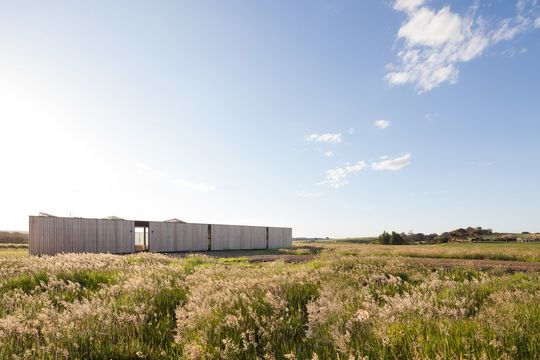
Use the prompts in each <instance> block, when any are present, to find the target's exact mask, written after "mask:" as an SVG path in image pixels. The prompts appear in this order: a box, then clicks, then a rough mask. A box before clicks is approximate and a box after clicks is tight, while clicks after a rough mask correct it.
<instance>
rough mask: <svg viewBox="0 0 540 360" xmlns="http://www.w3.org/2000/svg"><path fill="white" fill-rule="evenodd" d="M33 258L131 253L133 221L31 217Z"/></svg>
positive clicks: (30, 242) (30, 239)
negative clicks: (37, 256)
mask: <svg viewBox="0 0 540 360" xmlns="http://www.w3.org/2000/svg"><path fill="white" fill-rule="evenodd" d="M29 225H30V227H29V229H30V236H29V250H30V254H31V255H54V254H58V253H107V252H108V253H116V254H124V253H132V252H134V251H135V244H134V235H133V231H134V227H135V223H134V222H133V221H125V220H99V219H82V218H61V217H46V216H31V217H30V224H29Z"/></svg>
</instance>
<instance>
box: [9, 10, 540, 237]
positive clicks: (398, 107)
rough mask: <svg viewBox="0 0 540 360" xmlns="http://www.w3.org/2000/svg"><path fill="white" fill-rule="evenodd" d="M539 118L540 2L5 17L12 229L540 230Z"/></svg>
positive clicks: (310, 232) (344, 233) (300, 233)
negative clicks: (60, 222)
mask: <svg viewBox="0 0 540 360" xmlns="http://www.w3.org/2000/svg"><path fill="white" fill-rule="evenodd" d="M539 103H540V1H538V0H528V1H527V0H519V1H512V0H492V1H487V0H485V1H483V0H478V1H459V2H458V1H455V2H451V1H436V0H397V1H391V0H373V1H323V0H299V1H292V2H289V1H236V0H231V1H205V0H203V1H152V2H148V1H132V0H130V1H121V0H119V1H113V2H111V1H59V0H55V1H46V0H45V1H24V0H21V1H4V0H0V229H8V230H27V229H28V215H35V214H37V213H38V212H46V213H50V214H53V215H57V216H77V217H97V218H101V217H106V216H111V215H115V216H119V217H122V218H125V219H140V220H165V219H170V218H173V217H176V218H180V219H182V220H184V221H188V222H200V223H231V224H245V225H268V226H290V227H292V228H293V235H294V236H296V237H300V236H331V237H332V236H337V237H347V236H367V235H377V234H379V233H381V232H382V231H383V230H395V231H400V232H401V231H404V232H408V231H411V230H412V231H415V232H424V233H431V232H442V231H447V230H451V229H455V228H458V227H466V226H482V227H485V228H493V229H494V230H498V231H540V217H539V215H538V214H539V212H538V207H539V204H540V188H539V184H540V158H539V155H540V141H539V135H540V112H539Z"/></svg>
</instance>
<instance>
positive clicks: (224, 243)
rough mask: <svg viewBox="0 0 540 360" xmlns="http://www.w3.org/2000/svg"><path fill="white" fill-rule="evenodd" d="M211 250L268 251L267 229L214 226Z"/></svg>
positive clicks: (259, 227) (260, 227) (261, 227)
mask: <svg viewBox="0 0 540 360" xmlns="http://www.w3.org/2000/svg"><path fill="white" fill-rule="evenodd" d="M211 248H212V249H211V250H242V249H266V227H263V226H242V225H212V244H211Z"/></svg>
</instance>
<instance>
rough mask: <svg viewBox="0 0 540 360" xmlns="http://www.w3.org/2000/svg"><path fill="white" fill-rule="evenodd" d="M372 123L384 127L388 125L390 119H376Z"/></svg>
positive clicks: (380, 127)
mask: <svg viewBox="0 0 540 360" xmlns="http://www.w3.org/2000/svg"><path fill="white" fill-rule="evenodd" d="M373 125H375V126H376V127H378V128H379V129H386V128H387V127H389V126H390V121H388V120H377V121H375V122H374V123H373Z"/></svg>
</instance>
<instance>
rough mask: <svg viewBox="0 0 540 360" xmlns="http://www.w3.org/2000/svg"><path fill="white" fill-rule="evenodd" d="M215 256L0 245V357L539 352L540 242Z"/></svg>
mask: <svg viewBox="0 0 540 360" xmlns="http://www.w3.org/2000/svg"><path fill="white" fill-rule="evenodd" d="M212 255H213V256H207V255H188V256H185V254H183V255H182V256H166V255H159V254H137V255H129V256H115V255H60V256H56V257H41V258H37V257H30V256H27V250H26V249H0V273H1V274H2V277H1V278H0V358H2V359H4V358H5V359H11V358H27V359H34V358H40V359H61V358H91V359H100V358H112V359H135V358H146V359H162V358H186V359H201V358H210V359H220V358H221V359H223V358H224V359H257V358H261V359H282V358H287V359H327V358H330V359H351V358H353V359H354V358H357V359H361V358H364V357H368V358H370V359H371V358H375V359H377V358H384V359H435V358H439V359H461V358H465V359H482V358H486V359H501V358H508V359H533V358H540V266H539V265H540V263H539V261H540V260H539V259H540V244H530V243H529V244H527V243H525V244H516V243H512V244H510V243H508V244H446V245H423V246H379V245H368V244H357V243H350V242H346V241H337V242H336V241H324V242H317V243H314V242H296V243H295V246H294V247H293V248H292V249H287V250H280V251H276V250H267V251H264V250H263V251H247V252H219V253H212ZM490 264H491V265H490ZM488 265H489V266H488ZM524 265H528V266H525V267H524V268H523V269H527V270H528V271H519V270H516V266H517V269H520V267H519V266H524Z"/></svg>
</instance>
